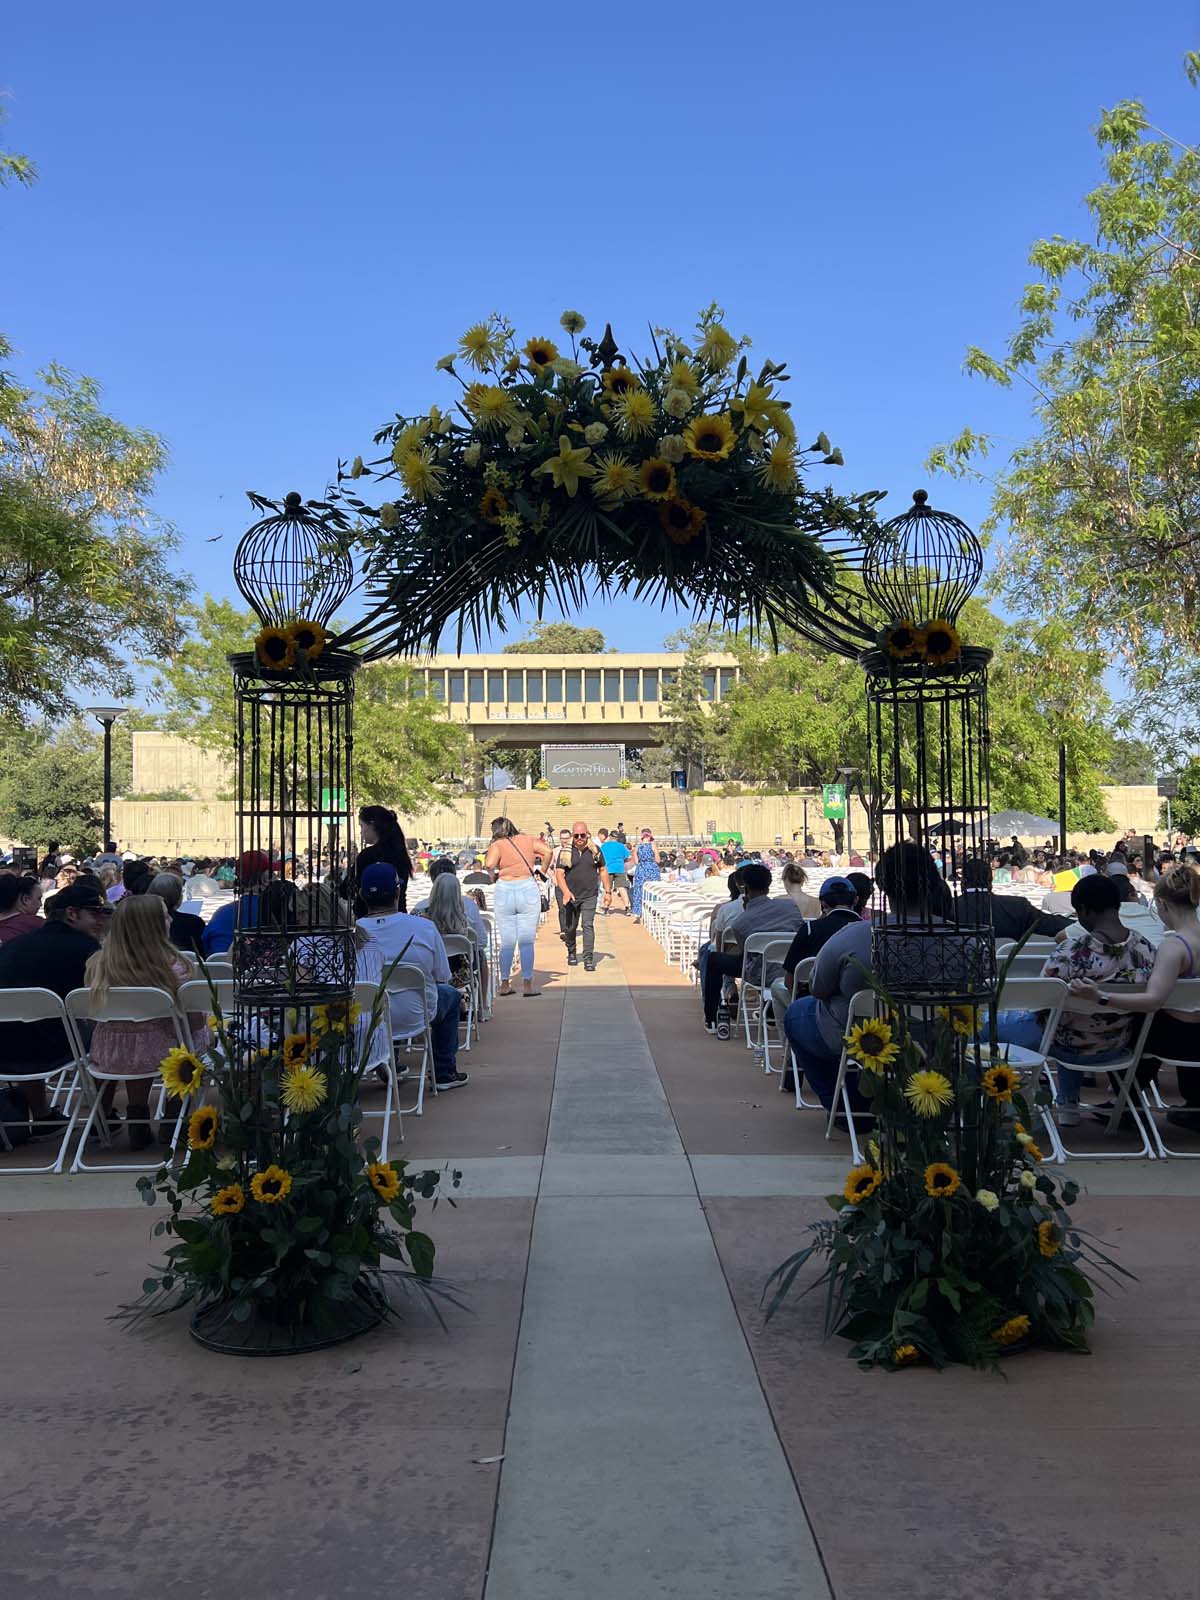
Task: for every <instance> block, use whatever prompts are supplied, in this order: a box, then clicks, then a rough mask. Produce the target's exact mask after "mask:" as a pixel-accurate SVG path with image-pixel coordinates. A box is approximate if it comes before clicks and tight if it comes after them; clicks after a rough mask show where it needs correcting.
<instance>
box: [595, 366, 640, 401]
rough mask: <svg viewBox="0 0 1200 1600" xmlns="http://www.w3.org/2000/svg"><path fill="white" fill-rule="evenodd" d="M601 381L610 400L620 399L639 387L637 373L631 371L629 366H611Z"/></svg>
mask: <svg viewBox="0 0 1200 1600" xmlns="http://www.w3.org/2000/svg"><path fill="white" fill-rule="evenodd" d="M601 382H602V383H603V384H604V392H605V394H606V395H607V396H608V398H609V399H610V400H620V399H621V397H622V396H623V395H627V394H632V393H633V391H634V390H635V389H636V388H638V387H639V385H638V381H637V376H636V374H635V373H632V372H630V370H629V368H628V367H609V369H608V371H607V372H606V373H605V374H604V376H603V378H602V379H601Z"/></svg>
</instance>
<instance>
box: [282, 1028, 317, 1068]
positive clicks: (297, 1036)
mask: <svg viewBox="0 0 1200 1600" xmlns="http://www.w3.org/2000/svg"><path fill="white" fill-rule="evenodd" d="M315 1043H316V1040H315V1039H314V1038H313V1036H312V1035H311V1034H310V1033H289V1034H288V1036H287V1038H286V1039H285V1040H284V1041H283V1064H284V1066H285V1067H287V1068H289V1069H290V1068H292V1067H302V1066H303V1065H304V1063H305V1062H306V1061H307V1060H308V1058H309V1055H310V1054H311V1053H312V1047H313V1045H314V1044H315Z"/></svg>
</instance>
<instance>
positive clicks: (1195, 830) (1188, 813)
mask: <svg viewBox="0 0 1200 1600" xmlns="http://www.w3.org/2000/svg"><path fill="white" fill-rule="evenodd" d="M1162 812H1163V817H1164V818H1165V816H1166V807H1165V806H1164V807H1163V808H1162ZM1171 827H1172V829H1174V830H1175V831H1176V832H1179V833H1186V834H1190V835H1191V836H1192V837H1195V836H1196V835H1197V834H1200V756H1193V757H1192V759H1191V760H1190V761H1189V762H1188V764H1187V766H1186V767H1184V769H1183V771H1182V772H1181V773H1180V774H1179V788H1178V790H1177V792H1176V794H1175V795H1174V797H1173V798H1172V800H1171Z"/></svg>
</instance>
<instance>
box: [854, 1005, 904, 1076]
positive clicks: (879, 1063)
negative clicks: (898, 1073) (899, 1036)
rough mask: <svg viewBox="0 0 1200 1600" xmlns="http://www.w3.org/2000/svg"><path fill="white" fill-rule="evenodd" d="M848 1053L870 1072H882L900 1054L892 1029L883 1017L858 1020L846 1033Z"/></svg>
mask: <svg viewBox="0 0 1200 1600" xmlns="http://www.w3.org/2000/svg"><path fill="white" fill-rule="evenodd" d="M846 1054H847V1055H848V1056H852V1057H853V1058H854V1060H855V1061H857V1062H858V1063H859V1064H860V1065H861V1066H864V1067H866V1068H867V1069H868V1071H870V1072H881V1071H882V1070H883V1068H884V1067H886V1066H890V1065H891V1063H892V1062H893V1061H895V1059H896V1057H897V1056H898V1055H899V1054H900V1046H899V1045H898V1044H896V1043H895V1042H894V1041H893V1039H892V1030H891V1028H890V1027H889V1026H888V1025H887V1023H886V1022H885V1021H884V1020H883V1018H882V1017H874V1018H870V1019H868V1020H867V1021H866V1022H856V1023H855V1025H854V1027H853V1028H851V1030H850V1032H849V1033H848V1034H847V1035H846Z"/></svg>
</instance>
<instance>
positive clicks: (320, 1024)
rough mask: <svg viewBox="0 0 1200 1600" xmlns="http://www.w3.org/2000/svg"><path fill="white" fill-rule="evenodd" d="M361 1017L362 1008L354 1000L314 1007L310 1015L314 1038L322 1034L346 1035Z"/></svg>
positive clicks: (337, 1001)
mask: <svg viewBox="0 0 1200 1600" xmlns="http://www.w3.org/2000/svg"><path fill="white" fill-rule="evenodd" d="M361 1016H362V1007H361V1006H360V1005H359V1004H358V1002H357V1001H356V1000H331V1001H330V1002H329V1004H328V1005H324V1006H316V1007H314V1009H313V1014H312V1029H313V1034H314V1036H317V1037H319V1036H320V1035H321V1034H323V1033H348V1032H349V1031H350V1028H351V1027H352V1025H353V1024H354V1023H356V1022H357V1021H358V1019H359V1017H361Z"/></svg>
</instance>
